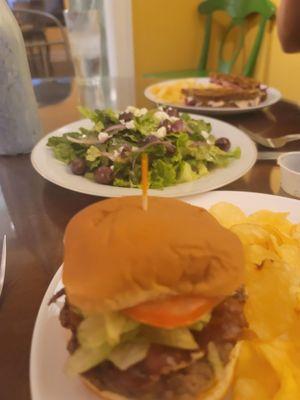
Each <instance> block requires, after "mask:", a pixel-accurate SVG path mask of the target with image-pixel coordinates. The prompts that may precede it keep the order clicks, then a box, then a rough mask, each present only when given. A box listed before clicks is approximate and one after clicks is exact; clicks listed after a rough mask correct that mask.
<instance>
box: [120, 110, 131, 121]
mask: <svg viewBox="0 0 300 400" xmlns="http://www.w3.org/2000/svg"><path fill="white" fill-rule="evenodd" d="M133 117H134V115H133V113H132V112H123V113H122V114H120V115H119V120H122V121H125V122H129V121H131V120H132V119H133Z"/></svg>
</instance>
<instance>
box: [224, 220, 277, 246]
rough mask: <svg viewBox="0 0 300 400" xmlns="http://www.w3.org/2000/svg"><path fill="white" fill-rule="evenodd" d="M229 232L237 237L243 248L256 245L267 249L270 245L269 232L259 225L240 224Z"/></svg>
mask: <svg viewBox="0 0 300 400" xmlns="http://www.w3.org/2000/svg"><path fill="white" fill-rule="evenodd" d="M230 230H231V231H232V232H234V233H235V234H236V235H237V236H238V237H239V239H240V241H241V242H242V243H243V245H245V246H247V245H253V244H257V245H262V246H264V247H265V248H266V249H268V248H269V245H271V239H270V234H269V232H268V231H266V230H265V229H264V228H263V227H261V226H259V225H255V224H249V223H242V224H237V225H233V226H232V227H231V229H230Z"/></svg>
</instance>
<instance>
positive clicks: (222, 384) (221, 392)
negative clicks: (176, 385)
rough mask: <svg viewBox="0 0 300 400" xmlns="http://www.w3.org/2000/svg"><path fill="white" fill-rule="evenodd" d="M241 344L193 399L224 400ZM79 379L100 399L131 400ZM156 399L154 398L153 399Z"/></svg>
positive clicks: (238, 344)
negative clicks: (206, 388)
mask: <svg viewBox="0 0 300 400" xmlns="http://www.w3.org/2000/svg"><path fill="white" fill-rule="evenodd" d="M240 348H241V344H240V342H239V343H237V344H236V346H235V347H234V349H233V350H232V352H231V354H230V359H229V362H228V364H227V365H226V367H225V368H224V371H223V373H222V375H221V376H220V377H219V378H218V379H217V380H216V382H215V384H214V386H213V387H212V388H211V389H209V390H207V391H205V392H203V393H201V394H199V395H198V396H196V397H195V400H225V397H226V395H227V394H228V392H229V390H230V386H231V383H232V380H233V376H234V371H235V367H236V363H237V360H238V357H239V353H240ZM81 379H82V380H83V382H84V383H85V385H87V386H88V388H89V389H91V390H92V391H93V392H94V393H95V394H97V395H98V396H99V397H100V399H102V400H132V399H130V398H128V397H124V396H121V395H119V394H117V393H114V392H110V391H107V390H101V389H100V388H99V387H97V386H95V385H94V384H93V383H91V382H90V381H89V380H88V379H87V378H85V377H83V376H81ZM153 400H156V399H153Z"/></svg>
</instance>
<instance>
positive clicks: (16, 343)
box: [0, 79, 300, 400]
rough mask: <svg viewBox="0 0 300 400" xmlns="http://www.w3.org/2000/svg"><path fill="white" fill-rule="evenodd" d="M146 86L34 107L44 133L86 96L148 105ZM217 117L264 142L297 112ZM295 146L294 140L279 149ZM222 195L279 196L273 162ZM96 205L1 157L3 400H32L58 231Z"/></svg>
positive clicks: (111, 87)
mask: <svg viewBox="0 0 300 400" xmlns="http://www.w3.org/2000/svg"><path fill="white" fill-rule="evenodd" d="M148 83H149V82H146V81H136V82H133V81H130V82H129V81H128V80H126V79H120V80H114V81H113V82H110V83H109V82H108V81H107V82H104V90H103V93H102V94H101V93H100V92H99V90H98V91H97V93H93V90H92V91H91V90H89V89H88V90H87V89H86V88H81V89H79V88H78V87H77V86H76V84H75V83H74V82H73V83H72V87H71V92H70V93H69V95H68V97H67V98H66V99H61V98H60V99H59V101H58V102H57V103H55V102H54V104H53V95H55V93H50V92H51V89H49V88H48V89H47V91H46V93H47V92H48V93H49V96H50V94H51V101H52V105H49V106H43V107H41V108H40V116H41V120H42V123H43V126H44V132H45V133H47V132H49V131H51V130H53V129H55V128H58V127H59V126H61V125H63V124H66V123H69V122H72V121H74V120H76V119H78V117H79V113H78V110H77V109H76V105H77V104H78V97H79V95H80V96H81V99H83V97H84V96H86V102H87V103H88V104H89V105H93V104H92V103H93V100H95V101H96V103H99V101H100V102H101V101H102V102H105V104H109V105H110V106H113V107H124V106H125V105H126V104H130V103H133V104H134V103H136V104H137V105H138V106H149V105H150V104H149V102H148V101H147V100H146V99H145V98H144V97H143V94H142V93H143V88H144V87H145V86H146V85H147V84H148ZM48 84H49V82H48ZM50 87H51V85H50ZM54 87H56V86H54ZM100 94H101V95H100ZM102 95H103V96H102ZM44 100H45V99H44ZM46 100H47V99H46ZM83 100H84V99H83ZM126 101H127V102H128V103H126ZM43 103H45V101H44V102H43ZM98 105H99V104H98ZM100 105H101V104H100ZM223 119H224V120H226V121H228V122H230V123H232V124H234V125H237V126H243V127H245V128H247V129H250V130H252V131H254V132H262V134H263V135H265V136H279V135H282V134H287V133H296V132H299V131H300V108H299V106H297V105H296V104H293V103H290V102H288V101H281V102H279V103H278V104H277V105H274V106H273V107H271V108H270V109H269V110H267V111H264V112H256V113H252V114H244V115H237V116H231V117H226V118H223ZM299 148H300V143H299V142H298V143H297V144H293V145H292V144H290V145H289V146H288V147H286V148H284V149H283V151H287V150H293V149H299ZM223 189H226V190H242V191H253V192H261V193H273V194H280V195H283V196H284V195H285V194H284V193H283V192H282V191H281V190H280V185H279V171H278V167H277V166H276V163H275V161H259V162H257V163H256V165H255V166H254V167H253V168H252V170H251V171H250V172H248V173H247V174H246V175H245V176H244V177H242V178H241V179H239V180H237V181H236V182H233V183H231V184H230V185H227V186H225V187H224V188H223ZM97 200H99V198H97V197H93V196H89V195H84V194H79V193H75V192H71V191H69V190H66V189H63V188H60V187H58V186H55V185H53V184H52V183H50V182H47V181H45V180H44V179H43V178H41V177H40V176H39V175H38V174H37V173H36V172H35V171H34V170H33V168H32V166H31V164H30V159H29V156H28V155H20V156H16V157H0V241H1V238H2V237H3V234H4V233H6V234H7V237H8V259H7V273H6V279H5V286H4V291H3V295H2V297H1V299H0V399H1V400H29V399H30V390H29V354H30V342H31V337H32V331H33V326H34V321H35V318H36V315H37V312H38V308H39V305H40V302H41V300H42V297H43V295H44V293H45V291H46V288H47V286H48V285H49V282H50V281H51V279H52V277H53V275H54V273H55V272H56V270H57V269H58V267H59V266H60V264H61V262H62V250H63V249H62V237H63V232H64V228H65V226H66V224H67V222H68V221H69V219H70V218H71V217H72V216H73V215H74V214H75V213H76V212H77V211H79V210H81V209H82V208H83V207H86V206H87V205H89V204H91V203H93V202H95V201H97ZM45 362H47V360H45ZM41 400H42V399H41Z"/></svg>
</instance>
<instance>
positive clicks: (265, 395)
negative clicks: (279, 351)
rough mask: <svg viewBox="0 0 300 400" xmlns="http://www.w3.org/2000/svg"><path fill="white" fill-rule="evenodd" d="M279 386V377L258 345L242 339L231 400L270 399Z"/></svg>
mask: <svg viewBox="0 0 300 400" xmlns="http://www.w3.org/2000/svg"><path fill="white" fill-rule="evenodd" d="M279 387H280V379H279V378H278V376H277V374H276V371H275V370H274V369H273V367H272V365H271V364H270V363H269V362H268V360H267V359H266V358H265V357H264V355H263V354H262V352H261V350H260V349H259V347H258V345H256V344H255V343H251V342H249V341H244V342H243V343H242V346H241V351H240V356H239V360H238V362H237V366H236V371H235V379H234V383H233V396H232V397H233V400H270V399H272V398H274V396H275V395H276V393H277V391H278V390H279Z"/></svg>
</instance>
